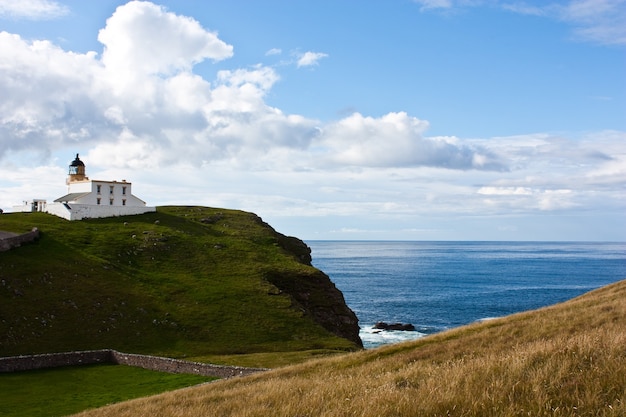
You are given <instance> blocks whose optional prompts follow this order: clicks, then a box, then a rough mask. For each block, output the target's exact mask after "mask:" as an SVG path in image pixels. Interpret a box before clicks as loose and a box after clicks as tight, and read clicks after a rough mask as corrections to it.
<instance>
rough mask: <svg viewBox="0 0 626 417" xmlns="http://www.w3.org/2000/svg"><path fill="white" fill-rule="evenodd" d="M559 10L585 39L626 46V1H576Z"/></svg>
mask: <svg viewBox="0 0 626 417" xmlns="http://www.w3.org/2000/svg"><path fill="white" fill-rule="evenodd" d="M557 10H558V16H559V17H560V18H561V19H563V20H564V21H566V22H569V23H571V24H573V25H574V26H575V28H576V29H575V30H576V33H577V34H578V35H579V36H580V37H582V38H583V39H587V40H591V41H595V42H599V43H603V44H621V45H626V0H574V1H571V2H569V3H568V4H567V5H565V6H563V7H559V8H558V9H557Z"/></svg>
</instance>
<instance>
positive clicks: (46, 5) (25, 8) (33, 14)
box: [0, 0, 69, 20]
mask: <svg viewBox="0 0 626 417" xmlns="http://www.w3.org/2000/svg"><path fill="white" fill-rule="evenodd" d="M68 13H69V9H68V8H67V7H66V6H64V5H62V4H60V3H59V2H56V1H50V0H2V1H0V17H9V18H14V19H32V20H47V19H56V18H58V17H61V16H65V15H66V14H68Z"/></svg>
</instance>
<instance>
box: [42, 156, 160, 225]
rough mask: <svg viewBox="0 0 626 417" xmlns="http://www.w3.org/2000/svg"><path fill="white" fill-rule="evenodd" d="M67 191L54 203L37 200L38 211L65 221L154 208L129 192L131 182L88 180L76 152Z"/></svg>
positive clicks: (153, 209) (110, 215)
mask: <svg viewBox="0 0 626 417" xmlns="http://www.w3.org/2000/svg"><path fill="white" fill-rule="evenodd" d="M65 182H66V184H67V194H66V195H64V196H63V197H59V198H57V199H56V200H54V203H49V204H45V202H43V206H42V204H41V202H40V203H39V206H38V208H39V210H38V211H45V212H48V213H50V214H54V215H57V216H59V217H63V218H64V219H67V220H81V219H87V218H97V217H113V216H127V215H131V214H142V213H148V212H152V211H156V208H155V207H148V206H146V202H145V201H143V200H141V199H140V198H138V197H135V196H134V195H133V194H132V189H131V187H132V184H131V183H130V182H127V181H126V180H122V181H100V180H90V179H89V178H88V177H87V176H86V175H85V164H84V163H83V161H81V160H80V158H79V157H78V154H76V159H74V160H73V161H72V163H71V164H70V166H69V173H68V176H67V180H66V181H65Z"/></svg>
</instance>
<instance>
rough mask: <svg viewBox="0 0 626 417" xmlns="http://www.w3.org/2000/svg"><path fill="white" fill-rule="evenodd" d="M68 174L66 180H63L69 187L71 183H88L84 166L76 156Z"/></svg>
mask: <svg viewBox="0 0 626 417" xmlns="http://www.w3.org/2000/svg"><path fill="white" fill-rule="evenodd" d="M68 174H69V175H68V176H67V180H65V183H66V184H67V185H70V183H71V182H77V181H89V178H87V176H86V175H85V164H84V163H83V161H81V160H80V158H79V157H78V154H76V158H75V159H74V160H73V161H72V163H71V164H70V169H69V173H68Z"/></svg>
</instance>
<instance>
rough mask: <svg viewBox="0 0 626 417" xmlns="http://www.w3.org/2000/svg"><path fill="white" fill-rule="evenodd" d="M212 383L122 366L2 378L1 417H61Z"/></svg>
mask: <svg viewBox="0 0 626 417" xmlns="http://www.w3.org/2000/svg"><path fill="white" fill-rule="evenodd" d="M213 379H214V378H210V377H204V376H199V375H187V374H168V373H163V372H155V371H149V370H146V369H141V368H133V367H129V366H123V365H89V366H76V367H64V368H56V369H46V370H38V371H28V372H18V373H11V374H0V416H2V417H9V416H10V417H20V416H24V417H48V416H49V417H53V416H65V415H69V414H72V413H76V412H79V411H82V410H86V409H90V408H96V407H101V406H103V405H106V404H112V403H117V402H121V401H126V400H129V399H133V398H139V397H145V396H148V395H153V394H158V393H161V392H165V391H171V390H175V389H178V388H183V387H188V386H191V385H197V384H200V383H203V382H207V381H211V380H213Z"/></svg>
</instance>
